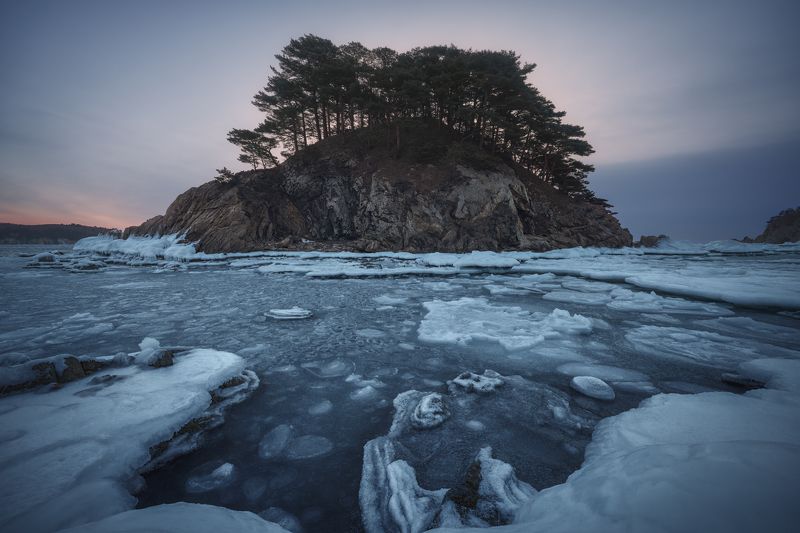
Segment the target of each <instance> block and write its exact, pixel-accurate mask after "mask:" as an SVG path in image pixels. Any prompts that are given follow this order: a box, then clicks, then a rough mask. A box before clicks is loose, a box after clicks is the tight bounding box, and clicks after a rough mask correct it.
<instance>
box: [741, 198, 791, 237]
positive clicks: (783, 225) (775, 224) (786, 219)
mask: <svg viewBox="0 0 800 533" xmlns="http://www.w3.org/2000/svg"><path fill="white" fill-rule="evenodd" d="M744 240H745V242H767V243H771V244H781V243H784V242H798V241H800V207H796V208H794V209H784V210H783V211H781V212H780V213H778V214H777V215H775V216H774V217H772V218H771V219H769V221H767V227H766V229H765V230H764V231H763V233H761V235H759V236H758V237H756V238H755V239H749V238H745V239H744Z"/></svg>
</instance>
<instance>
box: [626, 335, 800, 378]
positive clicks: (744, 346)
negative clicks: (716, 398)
mask: <svg viewBox="0 0 800 533" xmlns="http://www.w3.org/2000/svg"><path fill="white" fill-rule="evenodd" d="M625 338H626V339H627V341H628V342H630V343H631V345H632V346H633V348H634V350H636V351H637V352H639V353H642V354H646V355H653V356H657V357H670V358H679V359H684V360H688V361H691V362H694V363H698V364H702V365H708V366H714V367H720V368H733V367H736V365H738V364H739V363H742V362H744V361H749V360H751V359H757V358H761V357H771V356H772V357H792V358H800V353H798V352H795V351H792V350H788V349H785V348H779V347H777V346H771V345H769V344H763V343H758V342H755V341H753V342H747V341H744V340H743V339H740V338H734V337H727V336H724V335H720V334H718V333H712V332H708V331H700V330H694V329H685V328H675V327H665V326H639V327H638V328H635V329H632V330H631V331H629V332H628V333H627V334H626V335H625Z"/></svg>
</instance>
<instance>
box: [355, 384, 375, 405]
mask: <svg viewBox="0 0 800 533" xmlns="http://www.w3.org/2000/svg"><path fill="white" fill-rule="evenodd" d="M377 396H378V391H377V390H376V389H375V387H373V386H372V385H367V386H365V387H361V388H360V389H357V390H354V391H353V392H351V393H350V398H351V399H353V400H357V401H360V402H364V401H369V400H373V399H375V398H376V397H377Z"/></svg>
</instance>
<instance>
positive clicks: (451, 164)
mask: <svg viewBox="0 0 800 533" xmlns="http://www.w3.org/2000/svg"><path fill="white" fill-rule="evenodd" d="M184 232H185V233H186V237H187V238H188V239H190V240H192V241H198V242H199V248H200V249H201V250H203V251H206V252H232V251H251V250H259V249H269V248H292V249H342V250H365V251H375V250H408V251H448V252H463V251H468V250H513V249H524V250H548V249H553V248H564V247H570V246H611V247H615V246H627V245H630V244H631V241H632V239H631V235H630V233H629V232H628V231H627V230H626V229H624V228H622V227H621V226H620V224H619V222H618V221H617V220H616V218H614V216H613V215H611V214H610V213H608V212H607V211H606V209H604V208H603V207H602V206H599V205H596V204H591V203H587V202H579V201H574V200H572V199H570V198H568V197H567V196H566V195H564V194H562V193H560V192H558V191H557V190H555V189H554V188H552V187H551V186H549V185H547V184H545V183H542V182H541V181H540V180H538V179H536V178H535V177H534V176H532V175H531V174H529V173H528V172H527V171H524V170H523V169H519V168H514V166H513V164H510V163H507V162H504V161H502V160H501V159H500V158H497V157H495V156H493V155H491V154H487V153H485V152H482V151H481V150H480V149H478V147H476V146H472V145H469V144H465V143H462V142H458V141H455V140H453V139H452V138H450V137H449V134H447V133H446V132H443V131H438V130H437V129H436V128H435V127H434V128H427V129H421V128H416V129H412V130H404V131H403V137H402V143H401V148H400V150H399V151H398V150H397V149H396V147H395V146H394V143H392V146H391V147H390V143H387V142H386V138H385V135H383V134H376V133H375V132H374V131H372V132H371V131H369V130H361V131H356V132H352V133H348V134H343V135H339V136H336V137H333V138H329V139H326V140H325V141H322V142H320V143H317V144H316V145H313V146H311V147H309V148H306V149H305V150H303V151H302V152H300V153H299V154H297V155H296V156H293V157H292V158H290V159H288V160H287V161H285V162H284V163H283V164H281V165H280V166H279V167H278V168H274V169H270V170H263V171H250V172H243V173H240V174H237V175H236V177H235V178H234V179H233V180H232V181H231V182H229V183H218V182H216V181H211V182H209V183H206V184H204V185H201V186H199V187H195V188H192V189H189V190H188V191H186V192H185V193H183V194H181V195H180V196H178V198H177V199H176V200H175V201H174V202H173V203H172V205H170V206H169V208H168V209H167V212H166V213H165V214H164V215H163V216H157V217H154V218H152V219H150V220H148V221H146V222H144V223H143V224H142V225H140V226H137V227H133V228H128V230H126V234H128V235H129V234H137V235H146V234H151V235H152V234H169V233H184ZM309 241H312V242H309Z"/></svg>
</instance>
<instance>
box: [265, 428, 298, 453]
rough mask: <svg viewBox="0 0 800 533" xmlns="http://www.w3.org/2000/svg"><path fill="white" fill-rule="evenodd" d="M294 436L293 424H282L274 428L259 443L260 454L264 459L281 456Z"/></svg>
mask: <svg viewBox="0 0 800 533" xmlns="http://www.w3.org/2000/svg"><path fill="white" fill-rule="evenodd" d="M291 438H292V426H290V425H288V424H281V425H279V426H276V427H274V428H272V429H271V430H270V431H269V432H268V433H267V434H266V435H264V438H262V439H261V442H260V443H259V444H258V455H259V456H260V457H261V458H262V459H273V458H275V457H280V456H281V455H282V454H283V451H284V450H285V449H286V445H287V444H289V440H290V439H291Z"/></svg>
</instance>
